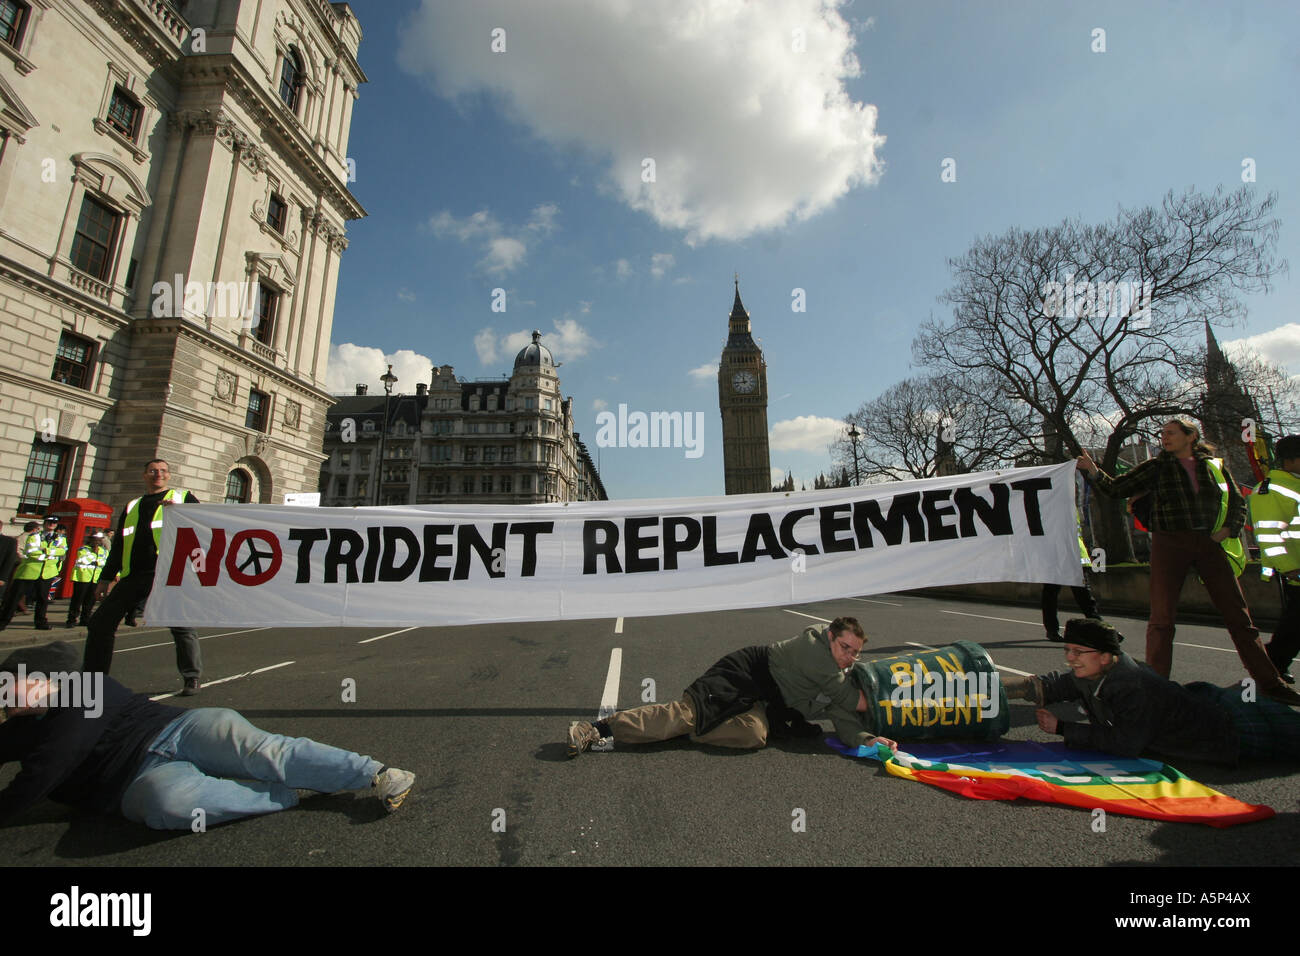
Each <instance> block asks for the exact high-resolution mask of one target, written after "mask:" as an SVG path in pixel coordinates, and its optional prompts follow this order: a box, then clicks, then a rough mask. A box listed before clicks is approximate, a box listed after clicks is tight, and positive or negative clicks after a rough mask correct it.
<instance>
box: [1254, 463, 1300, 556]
mask: <svg viewBox="0 0 1300 956" xmlns="http://www.w3.org/2000/svg"><path fill="white" fill-rule="evenodd" d="M1247 501H1248V502H1249V503H1250V523H1251V526H1252V527H1253V528H1254V529H1255V541H1256V542H1257V543H1258V544H1259V559H1260V564H1261V565H1262V567H1261V568H1260V577H1262V578H1270V577H1272V576H1273V574H1274V573H1275V572H1276V573H1280V574H1287V573H1289V572H1291V571H1300V478H1297V477H1296V476H1295V475H1293V474H1291V472H1289V471H1283V470H1281V469H1279V468H1274V469H1273V470H1272V471H1270V472H1269V473H1268V477H1267V478H1265V479H1264V481H1262V482H1260V484H1259V488H1258V489H1257V490H1256V492H1255V493H1254V494H1253V495H1251V496H1250V497H1249V498H1248V499H1247Z"/></svg>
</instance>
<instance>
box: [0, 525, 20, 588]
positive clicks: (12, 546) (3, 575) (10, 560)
mask: <svg viewBox="0 0 1300 956" xmlns="http://www.w3.org/2000/svg"><path fill="white" fill-rule="evenodd" d="M16 567H18V541H17V540H16V539H15V538H11V537H9V535H7V534H0V584H3V585H5V586H7V585H8V584H9V582H10V581H12V580H13V577H14V568H16Z"/></svg>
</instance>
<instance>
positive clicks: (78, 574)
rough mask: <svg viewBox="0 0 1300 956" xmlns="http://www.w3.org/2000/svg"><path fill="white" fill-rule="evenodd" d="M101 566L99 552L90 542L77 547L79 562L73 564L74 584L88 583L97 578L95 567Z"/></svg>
mask: <svg viewBox="0 0 1300 956" xmlns="http://www.w3.org/2000/svg"><path fill="white" fill-rule="evenodd" d="M98 566H99V553H98V552H97V551H96V550H95V549H94V548H92V547H91V546H90V545H88V544H83V545H82V546H81V547H80V548H78V549H77V563H76V564H74V565H73V566H72V581H73V583H74V584H88V583H90V582H92V581H94V580H95V569H96V568H97V567H98Z"/></svg>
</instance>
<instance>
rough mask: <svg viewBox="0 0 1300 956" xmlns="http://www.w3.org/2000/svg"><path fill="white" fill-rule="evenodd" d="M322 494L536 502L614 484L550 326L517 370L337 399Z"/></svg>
mask: <svg viewBox="0 0 1300 956" xmlns="http://www.w3.org/2000/svg"><path fill="white" fill-rule="evenodd" d="M325 455H326V456H327V457H326V460H325V463H324V465H323V466H322V468H321V472H320V493H321V504H322V505H325V506H334V507H348V506H355V505H376V504H383V505H404V504H454V505H462V504H501V505H516V504H536V503H539V502H554V501H603V500H605V499H606V497H607V496H606V494H605V486H604V485H603V484H602V482H601V480H600V475H599V473H598V472H597V470H596V466H595V464H594V463H593V462H592V460H591V455H590V453H589V452H588V451H587V446H586V445H585V444H583V442H582V441H581V439H580V436H579V435H578V433H577V432H575V431H574V430H573V399H572V398H571V397H570V398H562V397H561V394H560V379H559V377H558V376H557V375H556V374H555V362H554V360H553V359H552V357H551V352H550V350H549V349H547V348H546V346H544V345H542V344H541V333H540V332H534V333H533V343H532V344H531V345H527V346H525V347H524V348H523V349H522V350H520V352H519V354H518V356H516V358H515V365H514V370H513V372H512V374H511V375H510V377H509V378H506V377H504V376H503V377H501V378H495V379H476V380H473V381H469V380H466V379H461V378H457V377H456V375H455V370H454V369H453V368H452V366H450V365H443V366H442V367H440V368H435V369H433V370H432V375H431V378H430V381H429V382H428V383H427V384H426V383H424V382H420V383H418V384H417V385H416V386H415V394H414V395H411V394H395V395H391V396H386V395H370V394H368V387H367V386H365V385H358V386H357V394H356V395H350V396H346V397H343V398H340V399H339V400H338V404H337V405H335V406H334V407H333V408H332V409H330V411H329V415H328V421H327V422H326V425H325Z"/></svg>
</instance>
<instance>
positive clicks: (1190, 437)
mask: <svg viewBox="0 0 1300 956" xmlns="http://www.w3.org/2000/svg"><path fill="white" fill-rule="evenodd" d="M1200 437H1201V433H1200V429H1198V428H1197V427H1196V426H1195V425H1192V424H1190V423H1189V422H1185V421H1183V420H1181V419H1177V418H1174V419H1170V420H1169V421H1168V422H1166V423H1165V425H1164V427H1163V428H1162V429H1161V431H1160V442H1161V446H1162V448H1163V449H1164V450H1163V451H1161V453H1160V454H1159V455H1157V456H1156V457H1155V458H1152V459H1151V460H1150V461H1145V462H1143V463H1142V464H1140V465H1138V466H1137V467H1136V468H1134V469H1133V470H1132V471H1129V472H1127V473H1126V474H1123V475H1120V476H1119V477H1116V478H1112V477H1111V476H1109V475H1107V474H1106V473H1105V472H1103V471H1102V470H1101V469H1100V468H1098V467H1097V463H1096V462H1095V461H1093V460H1092V457H1091V456H1090V455H1089V454H1088V452H1087V451H1086V450H1084V452H1083V453H1082V454H1081V455H1079V457H1078V458H1077V459H1076V463H1077V466H1078V468H1079V470H1081V471H1083V472H1084V473H1086V474H1088V475H1089V476H1091V480H1092V481H1093V483H1094V484H1095V485H1096V487H1097V489H1098V490H1099V491H1101V492H1102V493H1103V494H1106V495H1109V496H1111V497H1115V498H1128V497H1132V496H1134V495H1136V494H1138V493H1140V492H1145V493H1148V494H1150V495H1151V498H1152V504H1151V525H1150V527H1151V592H1150V594H1151V617H1150V619H1149V621H1148V623H1147V646H1146V660H1147V664H1148V665H1149V666H1150V667H1151V668H1152V670H1154V671H1155V672H1156V673H1157V674H1159V675H1160V676H1161V677H1168V676H1169V673H1170V671H1171V670H1172V669H1173V643H1174V622H1175V621H1176V619H1177V615H1178V594H1179V591H1180V590H1181V589H1182V585H1183V579H1184V578H1185V577H1186V576H1187V571H1188V568H1190V567H1195V568H1196V570H1197V571H1198V572H1199V573H1200V575H1201V580H1203V581H1204V582H1205V589H1206V591H1208V592H1209V594H1210V599H1211V600H1212V601H1213V602H1214V606H1215V607H1216V608H1217V609H1218V611H1219V613H1220V614H1221V615H1222V616H1223V619H1224V624H1225V625H1226V626H1227V629H1228V634H1229V635H1230V636H1231V637H1232V643H1233V644H1234V645H1236V648H1237V654H1238V656H1240V658H1241V662H1242V664H1244V665H1245V667H1246V671H1247V673H1249V674H1250V676H1251V677H1252V678H1253V679H1254V680H1255V682H1256V684H1257V686H1258V688H1259V693H1260V694H1263V695H1265V696H1268V697H1271V698H1273V699H1274V700H1277V701H1281V702H1282V703H1284V704H1289V705H1292V706H1294V705H1297V704H1300V694H1297V693H1296V692H1295V691H1293V690H1292V689H1291V688H1289V687H1288V686H1287V685H1286V683H1285V682H1284V681H1283V680H1282V676H1281V675H1280V674H1279V673H1278V669H1277V667H1276V666H1275V665H1274V664H1273V661H1272V660H1270V659H1269V656H1268V654H1267V653H1266V652H1265V650H1264V645H1263V644H1262V643H1260V640H1259V631H1258V630H1257V629H1256V628H1255V625H1254V623H1253V622H1252V621H1251V619H1250V609H1249V608H1248V607H1247V606H1246V599H1245V596H1244V595H1243V594H1242V592H1241V585H1240V584H1239V583H1238V582H1237V578H1236V574H1234V572H1233V568H1232V566H1231V565H1230V564H1229V556H1228V554H1226V553H1225V550H1224V549H1225V547H1226V546H1227V545H1225V542H1231V541H1233V540H1235V539H1236V538H1237V536H1238V535H1240V534H1241V528H1242V525H1243V524H1244V523H1245V519H1246V504H1245V502H1244V501H1243V500H1242V497H1241V492H1239V491H1238V490H1237V485H1236V482H1235V481H1233V479H1232V475H1231V474H1230V473H1229V471H1228V467H1227V464H1226V463H1224V462H1223V461H1221V460H1220V459H1216V458H1213V457H1211V456H1212V454H1213V449H1212V448H1211V447H1210V446H1209V445H1207V444H1205V443H1204V442H1202V441H1201V440H1200ZM1240 546H1241V545H1240V541H1238V542H1237V549H1238V551H1239V550H1240Z"/></svg>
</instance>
